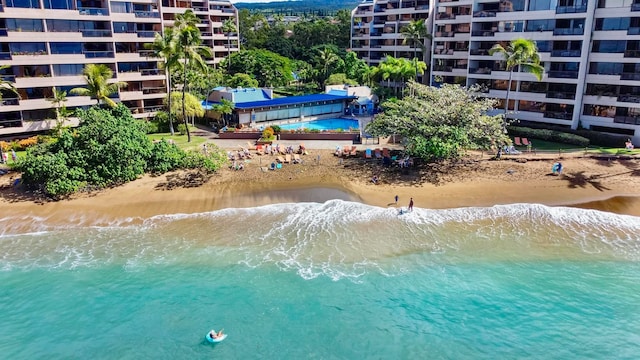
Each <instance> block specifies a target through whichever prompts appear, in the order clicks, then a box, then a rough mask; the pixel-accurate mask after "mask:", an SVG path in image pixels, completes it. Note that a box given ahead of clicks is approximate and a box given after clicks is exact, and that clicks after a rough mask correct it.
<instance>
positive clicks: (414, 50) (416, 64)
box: [413, 40, 418, 82]
mask: <svg viewBox="0 0 640 360" xmlns="http://www.w3.org/2000/svg"><path fill="white" fill-rule="evenodd" d="M413 61H415V63H414V66H415V67H416V82H418V48H417V47H416V41H415V40H414V42H413Z"/></svg>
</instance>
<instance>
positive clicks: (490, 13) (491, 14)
mask: <svg viewBox="0 0 640 360" xmlns="http://www.w3.org/2000/svg"><path fill="white" fill-rule="evenodd" d="M473 17H496V12H495V11H476V12H474V13H473Z"/></svg>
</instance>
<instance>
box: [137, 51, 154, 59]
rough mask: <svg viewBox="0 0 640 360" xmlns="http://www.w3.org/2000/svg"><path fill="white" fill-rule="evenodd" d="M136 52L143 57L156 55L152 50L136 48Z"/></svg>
mask: <svg viewBox="0 0 640 360" xmlns="http://www.w3.org/2000/svg"><path fill="white" fill-rule="evenodd" d="M138 54H140V56H144V57H156V56H155V52H154V51H153V50H138Z"/></svg>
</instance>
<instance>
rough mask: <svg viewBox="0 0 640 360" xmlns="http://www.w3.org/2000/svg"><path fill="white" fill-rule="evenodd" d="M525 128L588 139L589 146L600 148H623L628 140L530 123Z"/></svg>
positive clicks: (606, 134) (594, 132) (590, 131)
mask: <svg viewBox="0 0 640 360" xmlns="http://www.w3.org/2000/svg"><path fill="white" fill-rule="evenodd" d="M514 127H515V126H514ZM510 128H511V127H510ZM526 128H531V129H548V130H554V131H558V132H563V133H569V134H575V135H579V136H582V137H584V138H587V139H589V144H590V145H591V146H601V147H612V148H619V147H624V143H625V142H626V141H627V139H628V138H629V136H628V135H616V134H609V133H603V132H600V131H593V130H587V129H579V130H572V129H569V128H564V127H558V126H553V125H549V124H541V123H532V122H526ZM516 136H518V135H516Z"/></svg>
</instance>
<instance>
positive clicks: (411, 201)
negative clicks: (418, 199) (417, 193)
mask: <svg viewBox="0 0 640 360" xmlns="http://www.w3.org/2000/svg"><path fill="white" fill-rule="evenodd" d="M407 210H409V211H413V198H411V199H409V208H408V209H407Z"/></svg>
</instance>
